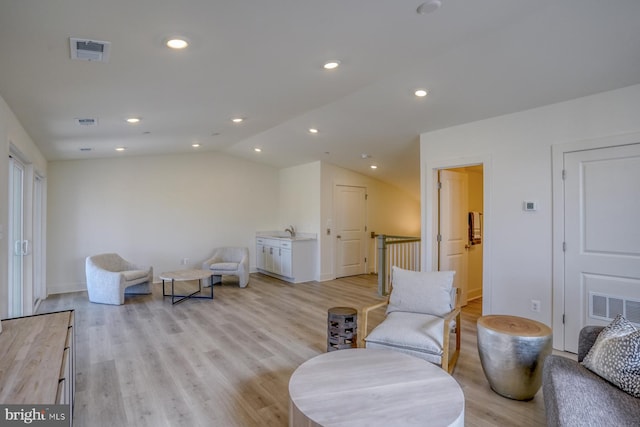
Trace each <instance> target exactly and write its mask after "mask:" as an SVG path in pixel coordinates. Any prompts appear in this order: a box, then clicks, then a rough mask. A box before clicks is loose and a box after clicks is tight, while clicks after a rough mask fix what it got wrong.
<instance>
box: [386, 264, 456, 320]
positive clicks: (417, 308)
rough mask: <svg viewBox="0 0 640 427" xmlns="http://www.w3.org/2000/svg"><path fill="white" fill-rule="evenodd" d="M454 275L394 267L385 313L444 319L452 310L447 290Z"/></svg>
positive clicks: (445, 272) (448, 272) (449, 293)
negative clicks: (417, 314)
mask: <svg viewBox="0 0 640 427" xmlns="http://www.w3.org/2000/svg"><path fill="white" fill-rule="evenodd" d="M454 274H455V272H454V271H432V272H421V271H409V270H403V269H401V268H398V267H395V266H394V267H393V269H392V283H393V289H392V290H391V295H390V297H389V306H388V307H387V313H391V312H394V311H408V312H412V313H425V314H433V315H436V316H444V315H446V314H447V313H449V312H450V311H451V310H452V309H453V306H452V304H451V287H452V285H453V276H454Z"/></svg>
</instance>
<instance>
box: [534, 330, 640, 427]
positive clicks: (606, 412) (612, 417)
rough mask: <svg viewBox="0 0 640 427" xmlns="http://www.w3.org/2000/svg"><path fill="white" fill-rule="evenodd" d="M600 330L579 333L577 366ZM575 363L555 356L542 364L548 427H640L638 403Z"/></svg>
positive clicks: (639, 400)
mask: <svg viewBox="0 0 640 427" xmlns="http://www.w3.org/2000/svg"><path fill="white" fill-rule="evenodd" d="M602 329H603V327H602V326H586V327H584V328H583V329H582V330H581V331H580V338H579V342H578V362H582V360H583V359H584V357H585V356H586V355H587V353H588V352H589V349H591V347H592V346H593V343H594V342H595V340H596V338H597V337H598V334H599V333H600V331H602ZM578 362H576V361H574V360H571V359H568V358H566V357H562V356H558V355H551V356H548V357H547V358H546V360H545V364H544V370H543V373H542V391H543V395H544V405H545V411H546V415H547V425H549V426H552V427H556V426H598V427H604V426H616V427H623V426H638V425H640V399H639V398H636V397H633V396H631V395H630V394H627V393H625V392H624V391H622V390H620V389H619V388H618V387H616V386H615V385H613V384H611V383H609V382H608V381H606V380H604V379H602V378H601V377H599V376H598V375H596V374H594V373H593V372H591V371H590V370H588V369H587V368H585V367H584V366H582V365H581V364H580V363H578Z"/></svg>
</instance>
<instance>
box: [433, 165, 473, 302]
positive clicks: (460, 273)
mask: <svg viewBox="0 0 640 427" xmlns="http://www.w3.org/2000/svg"><path fill="white" fill-rule="evenodd" d="M439 175H440V191H439V207H440V209H439V218H438V222H439V234H440V244H439V245H438V270H440V271H447V270H453V271H455V272H456V275H455V276H454V280H453V286H455V287H457V288H459V289H460V291H461V295H460V303H461V304H462V305H466V304H467V264H468V253H467V249H468V247H469V246H468V244H469V228H468V225H469V208H468V205H469V202H468V186H469V182H468V181H469V178H468V176H467V174H466V173H463V172H456V171H452V170H441V171H439Z"/></svg>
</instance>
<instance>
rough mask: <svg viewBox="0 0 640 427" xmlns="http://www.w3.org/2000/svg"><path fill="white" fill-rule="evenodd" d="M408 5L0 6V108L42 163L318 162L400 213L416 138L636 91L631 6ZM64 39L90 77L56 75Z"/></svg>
mask: <svg viewBox="0 0 640 427" xmlns="http://www.w3.org/2000/svg"><path fill="white" fill-rule="evenodd" d="M431 1H432V2H433V1H436V0H431ZM421 3H423V2H422V1H420V0H396V1H387V0H367V1H365V0H323V1H309V0H298V1H293V0H291V1H284V0H272V1H264V0H243V1H220V0H218V1H214V0H182V1H175V2H170V1H167V0H126V1H125V0H101V1H98V0H48V1H41V0H2V2H0V95H1V96H2V97H3V98H4V99H5V101H6V102H7V103H8V104H9V106H10V107H11V109H12V110H13V112H14V113H15V114H16V116H17V117H18V119H19V120H20V122H21V123H22V125H23V126H24V128H25V129H26V130H27V132H28V133H29V135H30V136H31V137H32V138H33V140H34V141H35V143H36V144H37V145H38V146H39V148H40V149H41V151H42V153H43V154H44V155H45V157H46V158H47V159H49V160H62V159H89V158H97V157H115V156H140V155H153V154H168V153H184V152H192V151H194V150H200V151H219V152H223V153H227V154H231V155H234V156H240V157H245V158H247V159H251V160H253V161H256V162H264V163H267V164H270V165H273V166H275V167H288V166H293V165H297V164H302V163H307V162H312V161H317V160H324V161H327V162H330V163H332V164H335V165H338V166H341V167H345V168H348V169H352V170H354V171H357V172H360V173H363V174H366V175H370V176H374V177H377V178H379V179H381V180H383V181H387V182H390V183H392V184H394V185H396V186H398V187H400V188H403V189H404V190H406V191H407V192H409V193H410V194H412V195H414V196H415V197H416V198H417V197H418V190H419V156H418V154H419V143H418V140H419V135H420V133H422V132H426V131H432V130H436V129H441V128H445V127H449V126H453V125H457V124H462V123H467V122H471V121H475V120H480V119H484V118H488V117H493V116H496V115H501V114H506V113H511V112H516V111H522V110H526V109H530V108H534V107H538V106H542V105H546V104H551V103H555V102H560V101H564V100H569V99H574V98H577V97H581V96H585V95H589V94H593V93H597V92H601V91H606V90H611V89H616V88H621V87H625V86H629V85H633V84H638V83H640V24H638V22H640V1H638V0H608V1H601V0H537V1H530V0H441V7H439V8H435V7H434V9H436V10H435V11H433V12H432V13H427V14H419V13H417V8H418V7H419V6H420V4H421ZM173 36H182V37H185V38H186V39H187V40H188V42H189V46H188V47H187V48H186V49H183V50H171V49H169V48H167V47H166V45H165V41H166V40H167V38H169V37H173ZM70 37H78V38H84V39H90V40H98V41H108V42H110V43H111V44H110V48H111V51H110V56H109V60H108V62H106V63H101V62H93V61H79V60H72V59H70V43H69V38H70ZM332 59H336V60H339V62H340V66H339V67H338V68H336V69H334V70H325V69H324V68H323V64H324V63H325V62H326V61H327V60H332ZM418 88H424V89H426V90H427V91H428V95H427V96H426V97H422V98H420V97H416V96H415V95H414V92H415V90H416V89H418ZM129 117H138V118H140V119H141V121H140V122H139V123H137V124H129V123H127V122H126V121H125V119H127V118H129ZM234 117H241V118H243V119H244V120H243V122H241V123H233V122H232V118H234ZM82 118H94V119H97V124H96V125H94V126H86V125H80V124H78V122H77V119H82ZM310 128H315V129H317V130H318V132H317V133H315V134H313V133H310V132H309V129H310ZM195 143H197V144H199V145H200V146H199V147H198V148H194V147H192V144H195ZM117 147H125V148H126V150H125V151H122V152H116V151H115V149H116V148H117ZM255 148H260V149H261V150H262V151H261V152H260V153H258V152H256V151H254V149H255ZM365 154H366V155H368V156H363V155H365ZM363 157H366V158H363ZM372 164H375V165H377V166H378V168H377V169H375V170H373V169H371V168H370V166H371V165H372Z"/></svg>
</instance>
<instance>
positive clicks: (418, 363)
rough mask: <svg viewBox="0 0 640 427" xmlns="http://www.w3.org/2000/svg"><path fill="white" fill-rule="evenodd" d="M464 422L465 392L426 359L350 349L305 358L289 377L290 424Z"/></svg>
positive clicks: (310, 426)
mask: <svg viewBox="0 0 640 427" xmlns="http://www.w3.org/2000/svg"><path fill="white" fill-rule="evenodd" d="M337 425H340V426H346V425H348V426H350V427H357V426H362V427H373V426H385V427H386V426H394V425H398V426H399V425H401V426H412V425H415V426H425V425H429V426H464V394H463V393H462V389H461V388H460V386H459V385H458V383H457V382H456V380H454V379H453V377H452V376H451V375H449V374H447V373H446V372H445V371H443V370H442V369H441V368H439V367H437V366H436V365H433V364H431V363H429V362H427V361H425V360H422V359H418V358H417V357H413V356H409V355H407V354H403V353H399V352H397V351H391V350H378V349H375V350H374V349H366V348H357V349H347V350H338V351H332V352H330V353H324V354H321V355H319V356H316V357H314V358H313V359H310V360H307V361H306V362H305V363H303V364H302V365H300V366H299V367H298V369H296V370H295V372H294V373H293V375H291V379H290V380H289V426H290V427H294V426H295V427H301V426H305V427H318V426H323V427H329V426H337Z"/></svg>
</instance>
